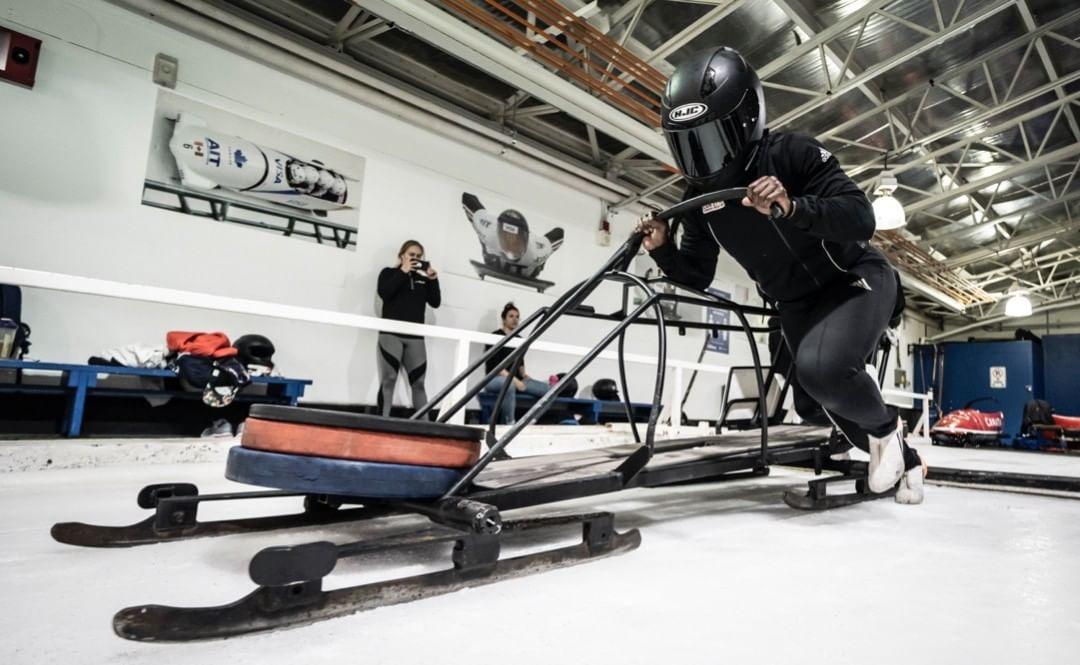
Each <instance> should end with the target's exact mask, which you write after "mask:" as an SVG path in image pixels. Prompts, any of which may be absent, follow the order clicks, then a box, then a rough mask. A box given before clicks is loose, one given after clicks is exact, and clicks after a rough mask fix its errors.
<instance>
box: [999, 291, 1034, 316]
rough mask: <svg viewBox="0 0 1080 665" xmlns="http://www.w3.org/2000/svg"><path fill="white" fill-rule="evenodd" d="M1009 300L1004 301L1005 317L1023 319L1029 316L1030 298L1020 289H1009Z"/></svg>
mask: <svg viewBox="0 0 1080 665" xmlns="http://www.w3.org/2000/svg"><path fill="white" fill-rule="evenodd" d="M1008 295H1009V299H1008V300H1006V301H1005V316H1011V317H1014V318H1023V317H1025V316H1031V298H1028V296H1027V293H1026V292H1025V291H1023V290H1022V289H1017V288H1015V287H1014V288H1012V289H1009V294H1008Z"/></svg>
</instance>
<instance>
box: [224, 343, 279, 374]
mask: <svg viewBox="0 0 1080 665" xmlns="http://www.w3.org/2000/svg"><path fill="white" fill-rule="evenodd" d="M233 346H234V347H236V352H237V353H236V358H237V360H239V361H240V363H241V364H242V365H244V366H245V367H248V366H250V365H256V366H261V367H266V368H268V369H273V367H274V360H273V358H274V351H275V349H274V343H273V342H271V341H270V340H269V339H267V338H266V337H263V336H262V335H243V336H241V337H239V338H238V339H237V340H236V342H235V343H234V344H233Z"/></svg>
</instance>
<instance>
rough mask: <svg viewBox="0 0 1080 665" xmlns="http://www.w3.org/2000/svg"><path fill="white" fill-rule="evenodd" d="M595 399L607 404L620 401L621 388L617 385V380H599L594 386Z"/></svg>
mask: <svg viewBox="0 0 1080 665" xmlns="http://www.w3.org/2000/svg"><path fill="white" fill-rule="evenodd" d="M592 394H593V397H595V398H596V399H599V400H603V401H607V402H615V401H618V399H619V388H618V386H616V385H615V379H597V380H596V382H595V383H593V386H592Z"/></svg>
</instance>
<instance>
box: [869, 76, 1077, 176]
mask: <svg viewBox="0 0 1080 665" xmlns="http://www.w3.org/2000/svg"><path fill="white" fill-rule="evenodd" d="M1073 78H1074V79H1075V80H1080V72H1076V74H1075V75H1073ZM1047 92H1050V88H1049V86H1041V87H1040V88H1038V89H1037V90H1033V91H1032V93H1037V94H1031V95H1023V97H1025V98H1026V99H1025V100H1023V101H1030V100H1032V99H1036V98H1038V97H1041V96H1042V95H1044V94H1046V93H1047ZM1018 99H1020V98H1018ZM1076 100H1080V90H1078V91H1076V92H1074V93H1072V94H1071V95H1068V96H1067V97H1065V98H1064V99H1059V100H1056V101H1053V102H1049V103H1047V104H1043V105H1042V106H1040V107H1038V108H1035V109H1032V110H1030V111H1028V112H1026V113H1024V114H1022V115H1018V116H1015V117H1012V118H1009V119H1008V120H1006V121H1005V122H1002V123H999V124H997V125H992V126H990V127H987V128H986V129H983V130H981V131H979V132H978V133H975V134H971V135H970V136H966V137H964V138H963V139H961V140H959V141H956V142H954V143H950V144H949V145H947V146H944V147H942V148H938V149H937V150H933V151H930V152H926V153H923V154H921V155H920V156H919V157H916V158H915V159H910V160H908V161H906V162H900V163H899V164H893V163H890V164H889V170H890V171H892V172H893V173H894V174H898V173H904V172H905V171H910V170H911V169H913V168H918V167H927V168H928V167H929V162H930V161H931V160H932V159H934V158H937V157H941V156H943V155H947V154H949V153H950V152H954V151H956V150H963V149H964V148H965V147H967V146H969V145H971V144H973V143H979V142H980V141H982V140H983V139H985V138H987V137H990V136H995V135H997V134H1000V133H1002V132H1004V131H1006V130H1009V129H1012V128H1013V127H1015V126H1016V125H1018V124H1020V123H1021V122H1026V121H1028V120H1032V119H1034V118H1038V117H1039V116H1041V115H1045V114H1047V113H1049V112H1051V111H1054V110H1056V109H1057V108H1059V107H1060V106H1062V105H1068V104H1070V103H1072V102H1073V101H1076ZM1023 101H1022V102H1021V103H1023ZM1008 108H1012V106H1009V107H1008ZM991 110H992V111H994V113H988V114H980V115H978V116H975V117H972V118H971V119H969V120H965V121H964V122H962V123H958V124H956V125H954V126H953V127H950V128H949V129H948V130H947V131H948V132H949V133H950V134H953V133H959V132H963V131H966V130H967V129H969V128H972V127H977V126H979V125H981V124H983V123H985V122H986V120H987V119H988V118H990V117H992V116H993V115H997V114H999V113H1001V112H1003V111H1004V110H1007V109H1006V108H995V109H991ZM936 134H942V132H936ZM917 143H918V144H919V145H920V146H924V145H926V144H928V143H931V141H927V140H926V139H918V141H917ZM876 164H877V161H872V162H871V161H868V162H865V163H863V164H860V165H859V166H856V167H855V168H853V169H852V170H851V172H849V173H848V175H849V176H853V175H857V174H859V173H862V172H864V171H866V170H868V169H871V168H873V167H874V166H875V165H876ZM984 166H985V164H984ZM876 179H877V176H874V177H870V178H864V179H862V180H860V181H859V187H866V186H868V185H870V184H872V183H873V182H874V180H876Z"/></svg>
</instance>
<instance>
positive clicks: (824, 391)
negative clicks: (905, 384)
mask: <svg viewBox="0 0 1080 665" xmlns="http://www.w3.org/2000/svg"><path fill="white" fill-rule="evenodd" d="M849 272H850V273H851V274H850V275H849V276H846V277H841V278H840V279H838V280H837V281H836V282H834V283H833V284H830V285H829V286H827V287H826V288H825V289H823V290H822V291H819V292H818V293H816V294H815V295H814V296H813V297H811V298H806V299H804V300H802V301H799V302H794V303H783V304H781V305H780V326H781V330H782V332H783V338H784V341H785V342H786V346H787V348H788V350H789V351H790V352H791V354H792V356H794V360H795V370H794V372H792V378H793V385H792V389H793V393H794V400H795V407H796V411H798V412H799V415H800V416H803V418H804V419H805V420H809V421H811V422H817V421H818V420H819V419H820V417H821V415H823V414H821V413H820V410H819V411H818V412H817V413H814V408H815V407H816V406H817V405H820V406H821V407H823V408H824V409H825V410H827V411H828V412H829V415H831V416H832V420H834V421H836V424H837V426H839V427H840V429H841V430H843V431H844V433H845V434H847V436H848V438H849V439H850V440H851V442H852V443H854V444H855V445H857V446H859V447H860V448H864V449H866V447H867V446H868V444H867V439H866V435H867V434H869V435H871V436H875V437H882V436H885V435H887V434H889V433H890V432H892V431H893V430H894V429H895V428H896V415H897V414H896V410H895V409H894V408H892V407H888V406H886V405H885V402H884V400H882V398H881V392H880V391H879V390H878V386H877V382H876V380H875V378H874V377H872V376H871V375H870V374H868V373H867V372H866V369H865V367H866V360H867V359H868V358H869V357H870V356H871V354H872V353H873V352H874V350H875V348H876V347H877V344H878V342H879V340H880V339H881V336H882V334H883V333H884V332H885V329H886V328H887V327H888V325H889V319H890V318H891V317H892V314H893V310H894V308H895V306H896V303H897V289H898V288H899V286H898V285H897V281H896V276H895V273H894V272H893V269H892V267H891V266H890V265H889V263H888V261H886V260H885V258H884V257H882V256H881V255H880V254H878V253H877V252H868V253H867V254H866V255H865V256H863V258H862V259H860V260H859V262H858V263H856V265H855V266H853V267H852V268H851V269H850V270H849ZM821 424H824V423H821Z"/></svg>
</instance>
